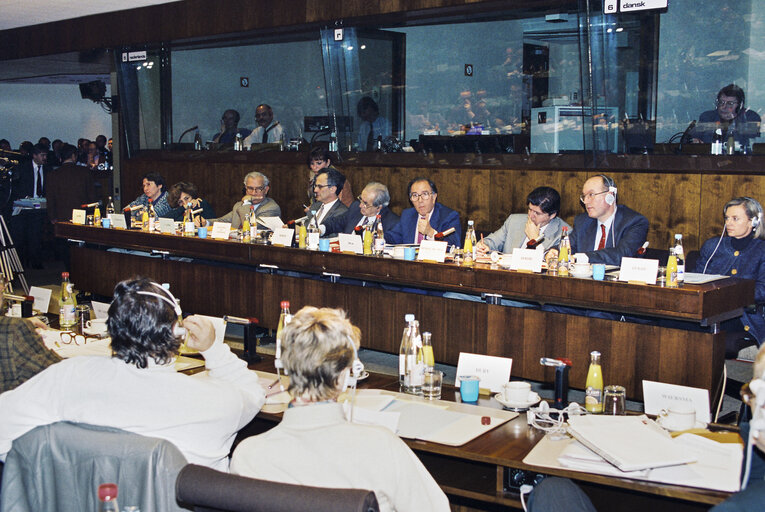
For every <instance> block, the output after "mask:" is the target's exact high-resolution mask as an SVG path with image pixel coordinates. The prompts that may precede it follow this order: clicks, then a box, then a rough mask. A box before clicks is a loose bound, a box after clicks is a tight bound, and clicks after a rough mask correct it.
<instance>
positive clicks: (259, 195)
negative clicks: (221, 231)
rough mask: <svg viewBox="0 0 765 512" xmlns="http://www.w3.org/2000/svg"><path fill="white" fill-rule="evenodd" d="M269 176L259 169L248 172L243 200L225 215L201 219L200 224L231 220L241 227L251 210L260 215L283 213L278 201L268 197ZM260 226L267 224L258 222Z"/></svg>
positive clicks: (237, 226) (275, 215) (234, 225)
mask: <svg viewBox="0 0 765 512" xmlns="http://www.w3.org/2000/svg"><path fill="white" fill-rule="evenodd" d="M269 183H270V182H269V180H268V177H267V176H266V175H265V174H263V173H261V172H257V171H253V172H251V173H248V174H247V176H245V177H244V194H245V196H244V197H243V198H242V199H241V201H237V203H236V204H235V205H234V207H233V208H232V209H231V211H230V212H228V213H227V214H226V215H224V216H223V217H219V218H217V219H210V220H208V219H201V220H200V221H199V225H201V226H206V225H208V224H212V223H213V222H230V223H231V227H232V228H234V229H239V228H241V227H242V222H243V221H244V218H245V217H246V216H247V215H249V214H250V211H254V212H255V215H257V216H258V217H261V218H262V217H279V216H281V214H282V210H281V208H279V205H278V204H276V201H274V200H273V199H271V198H270V197H266V194H268V188H269V187H268V185H269ZM258 228H261V229H262V228H265V226H263V225H261V224H260V223H258Z"/></svg>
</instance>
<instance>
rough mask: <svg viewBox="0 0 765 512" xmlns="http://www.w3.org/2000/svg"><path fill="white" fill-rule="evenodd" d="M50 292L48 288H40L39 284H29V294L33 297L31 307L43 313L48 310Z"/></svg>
mask: <svg viewBox="0 0 765 512" xmlns="http://www.w3.org/2000/svg"><path fill="white" fill-rule="evenodd" d="M51 292H52V290H51V289H50V288H40V287H39V286H31V287H30V288H29V295H31V296H32V297H34V298H35V303H34V304H33V305H32V307H33V308H34V309H36V310H37V311H39V312H40V313H42V314H43V315H44V314H45V313H47V312H48V307H49V306H50V295H51Z"/></svg>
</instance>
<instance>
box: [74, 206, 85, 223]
mask: <svg viewBox="0 0 765 512" xmlns="http://www.w3.org/2000/svg"><path fill="white" fill-rule="evenodd" d="M85 216H86V212H85V210H78V209H77V208H75V209H74V210H72V224H81V225H82V224H85Z"/></svg>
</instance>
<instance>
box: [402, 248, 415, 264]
mask: <svg viewBox="0 0 765 512" xmlns="http://www.w3.org/2000/svg"><path fill="white" fill-rule="evenodd" d="M416 255H417V251H416V250H415V248H414V247H404V259H405V260H407V261H414V258H415V256H416Z"/></svg>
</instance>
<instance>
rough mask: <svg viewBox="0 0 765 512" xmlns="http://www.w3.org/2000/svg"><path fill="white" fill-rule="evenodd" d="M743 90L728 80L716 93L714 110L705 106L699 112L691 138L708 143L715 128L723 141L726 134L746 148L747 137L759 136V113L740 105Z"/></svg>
mask: <svg viewBox="0 0 765 512" xmlns="http://www.w3.org/2000/svg"><path fill="white" fill-rule="evenodd" d="M744 99H745V97H744V90H743V89H742V88H741V87H739V86H737V85H736V84H728V85H726V86H725V87H723V88H722V89H720V92H718V93H717V100H716V101H715V107H716V108H715V110H707V111H706V112H704V113H702V114H701V115H700V116H699V123H698V124H697V125H696V129H695V130H694V131H693V133H692V134H691V137H692V139H693V141H694V142H697V143H699V142H700V143H706V144H709V143H711V142H712V137H714V133H715V131H716V130H717V129H720V130H721V131H722V135H723V141H727V140H728V136H729V134H732V135H733V139H734V140H735V142H737V143H738V144H739V145H740V146H741V147H743V148H748V147H749V144H750V139H754V138H756V137H759V136H760V122H761V119H760V116H759V115H758V114H757V112H754V111H752V110H749V109H747V108H746V107H745V105H744Z"/></svg>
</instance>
